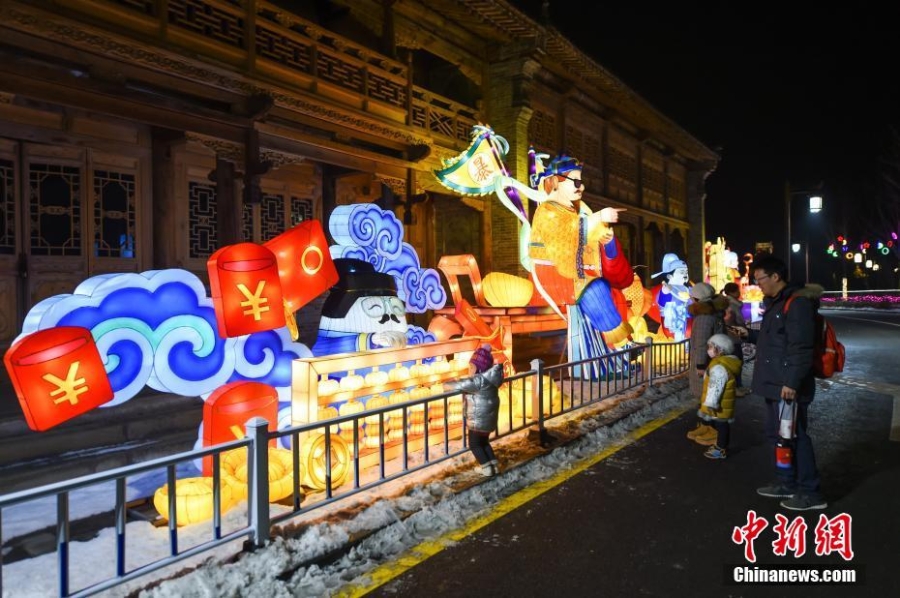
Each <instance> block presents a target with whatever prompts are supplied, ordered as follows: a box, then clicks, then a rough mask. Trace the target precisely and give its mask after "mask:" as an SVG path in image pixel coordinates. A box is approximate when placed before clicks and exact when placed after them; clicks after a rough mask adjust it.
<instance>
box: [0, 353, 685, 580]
mask: <svg viewBox="0 0 900 598" xmlns="http://www.w3.org/2000/svg"><path fill="white" fill-rule="evenodd" d="M688 350H689V340H685V341H682V342H679V343H652V342H648V343H647V344H638V345H635V346H632V347H629V348H628V349H624V350H622V351H617V352H613V353H610V354H607V355H603V356H600V357H597V358H594V359H590V360H582V361H577V362H571V363H564V364H560V365H554V366H545V365H544V363H543V362H542V361H540V360H534V361H533V362H532V369H531V370H530V371H528V372H523V373H520V374H516V375H514V376H511V377H509V378H507V379H506V380H505V384H504V386H503V387H502V388H501V393H500V395H501V396H500V399H501V407H500V413H501V416H500V421H499V422H498V429H497V431H496V437H502V436H507V435H510V434H515V433H519V432H521V431H523V430H527V429H536V430H537V431H538V432H539V437H540V439H541V440H543V439H545V438H546V427H545V426H546V422H547V421H548V420H550V419H553V418H555V417H559V416H561V415H564V414H566V413H570V412H572V411H575V410H577V409H581V408H583V407H586V406H589V405H593V404H596V403H598V402H600V401H602V400H604V399H606V398H609V397H611V396H614V395H616V394H620V393H622V392H625V391H627V390H630V389H633V388H636V387H639V386H642V385H645V384H648V385H652V384H653V382H654V380H657V379H663V378H667V377H671V376H674V375H678V374H681V373H683V372H685V371H687V369H688ZM587 372H602V375H599V376H598V375H593V376H585V374H586V373H587ZM453 400H455V401H456V402H457V404H458V401H459V393H456V392H452V391H451V392H444V393H442V394H439V395H435V396H430V397H428V398H424V399H417V400H410V401H408V402H405V403H401V404H391V405H386V406H384V407H378V408H375V409H370V410H366V411H364V412H360V413H355V414H352V415H345V416H341V417H337V418H333V419H329V420H327V421H321V422H315V423H311V424H304V425H301V426H294V427H290V428H286V429H283V430H279V431H276V432H269V431H268V429H267V428H268V422H266V421H265V420H263V419H261V418H254V419H251V420H250V421H248V422H247V424H246V428H245V430H246V437H245V438H244V439H242V440H236V441H233V442H228V443H225V444H220V445H216V446H212V447H208V448H204V449H202V450H194V451H189V452H184V453H180V454H177V455H173V456H171V457H166V458H162V459H156V460H153V461H149V462H146V463H142V464H139V465H131V466H127V467H122V468H118V469H114V470H111V471H107V472H104V473H100V474H94V475H89V476H84V477H80V478H76V479H73V480H69V481H65V482H60V483H55V484H49V485H46V486H42V487H40V488H35V489H31V490H25V491H22V492H16V493H13V494H7V495H4V496H0V532H2V515H3V510H4V509H6V508H9V507H12V506H14V505H19V504H23V503H27V502H31V501H35V500H39V499H41V498H46V497H54V496H55V497H56V500H57V524H56V547H57V549H56V553H57V571H58V578H59V584H58V589H59V592H58V593H59V596H89V595H92V594H96V593H97V592H100V591H103V590H106V589H109V588H112V587H114V586H116V585H119V584H122V583H125V582H127V581H131V580H134V579H137V578H139V577H141V576H144V575H146V574H148V573H150V572H152V571H156V570H158V569H161V568H163V567H166V566H168V565H171V564H173V563H176V562H179V561H182V560H184V559H186V558H188V557H191V556H193V555H196V554H200V553H203V552H206V551H209V550H212V549H214V548H216V547H218V546H221V545H223V544H225V543H228V542H232V541H234V540H240V539H244V540H245V545H246V546H247V547H262V546H264V545H265V544H266V542H268V541H269V539H270V537H271V536H270V530H271V526H272V525H275V524H279V523H283V522H285V521H288V520H290V519H292V518H295V517H297V516H299V515H301V514H306V513H308V512H310V511H312V510H314V509H318V508H321V507H323V506H325V505H328V504H331V503H333V502H335V501H337V500H342V499H345V498H347V497H349V496H352V495H354V494H357V493H359V492H362V491H365V490H370V489H372V488H375V487H377V486H379V485H381V484H384V483H386V482H389V481H391V480H395V479H398V478H401V477H403V476H405V475H407V474H409V473H412V472H415V471H419V470H421V469H424V468H426V467H430V466H432V465H434V464H436V463H440V462H442V461H445V460H447V459H451V458H453V457H456V456H457V455H460V454H463V453H465V452H466V451H467V450H468V447H467V442H466V435H465V434H464V433H462V429H463V428H464V426H465V423H464V422H457V423H451V421H450V419H451V417H450V406H451V401H453ZM433 410H434V412H436V413H443V414H444V416H443V417H442V418H437V417H435V418H428V417H424V416H423V413H424V414H429V413H432V412H433ZM413 413H418V414H419V418H418V421H420V422H421V421H423V420H424V424H423V426H424V427H423V428H422V433H421V434H411V433H410V431H409V430H410V427H409V422H410V421H411V420H412V419H413V418H412V417H411V415H412V414H413ZM396 417H399V418H400V427H399V429H400V430H402V438H396V439H394V440H392V441H390V442H389V441H388V439H387V423H386V422H387V420H389V419H390V420H393V418H396ZM429 419H433V421H434V422H439V423H438V424H436V425H435V426H432V425H431V424H430V422H429V421H428V420H429ZM364 423H365V425H366V426H367V427H368V426H370V425H374V426H375V431H376V434H377V436H376V434H372V433H371V430H370V429H367V430H366V436H367V437H372V438H377V441H375V440H373V441H371V442H366V443H364V442H363V438H362V437H361V435H360V431H361V430H362V428H363V424H364ZM348 426H349V427H350V428H351V430H352V435H351V439H350V441H349V443H347V442H346V441H344V440H343V439H342V438H341V436H340V435H339V433H338V432H337V431H336V430H337V429H338V428H344V429H346V428H347V427H348ZM281 439H288V440H289V446H290V447H291V453H292V463H291V466H292V474H293V477H292V479H293V496H292V497H291V500H290V507H289V509H288V510H287V511H285V512H281V513H277V514H275V515H272V513H271V510H270V509H271V507H270V504H269V453H268V450H269V448H268V447H269V444H270V441H272V440H279V441H281ZM310 439H311V440H312V443H311V445H312V446H313V448H311V449H309V450H311V451H313V453H312V457H313V458H314V459H318V462H320V463H321V464H322V468H323V470H324V474H323V480H324V484H322V486H324V487H323V488H322V490H321V492H319V493H316V494H314V495H310V496H305V495H304V494H303V489H302V487H301V479H302V478H301V473H302V469H301V447H303V446H304V440H310ZM364 444H366V445H369V444H375V447H368V448H366V447H364V446H363V445H364ZM413 445H415V446H413ZM341 447H346V449H345V450H348V451H349V454H348V455H343V457H342V456H341V455H340V454H339V453H340V451H339V450H338V448H341ZM234 450H247V451H248V455H247V464H248V472H247V496H248V502H247V505H248V521H247V523H246V525H245V526H242V527H240V528H239V529H237V530H234V531H231V532H230V533H227V534H224V535H223V533H222V484H223V481H222V480H221V471H220V469H221V468H220V460H221V458H222V456H223V455H224V454H225V453H227V452H229V451H234ZM315 451H318V453H315ZM398 451H399V454H398ZM411 452H414V453H415V454H416V455H419V456H420V459H416V461H417V462H413V461H411V459H410V457H411ZM204 457H210V458H211V459H212V489H213V523H212V537H211V538H210V539H209V540H208V541H205V542H201V543H200V544H197V545H195V546H192V547H190V548H188V549H185V550H180V549H179V545H178V521H177V504H176V500H177V493H176V483H177V480H176V467H177V466H178V465H179V464H182V463H186V462H191V461H195V460H197V459H202V458H204ZM160 468H165V470H166V489H167V493H168V512H169V518H168V532H169V556H167V557H165V558H162V559H158V560H155V561H153V562H150V563H147V564H145V565H142V566H140V567H137V568H134V569H130V570H129V569H128V568H127V567H126V560H125V546H126V543H125V538H126V536H125V521H126V496H125V486H126V482H127V480H128V478H129V477H133V476H136V475H140V474H143V473H147V472H150V471H152V470H157V469H160ZM335 468H352V474H351V479H350V480H349V481H347V482H345V483H342V484H340V485H339V484H336V483H335V477H336V476H335ZM111 481H112V482H115V509H114V516H115V529H116V534H115V537H116V574H115V576H112V577H109V578H107V579H104V580H102V581H99V582H97V583H94V584H93V585H89V586H86V587H83V588H78V589H76V590H72V588H70V562H69V542H70V534H69V524H70V517H69V495H70V493H72V492H73V491H75V490H78V489H82V488H87V487H90V486H96V485H98V484H103V483H107V482H111ZM338 481H340V478H339V479H338ZM0 544H2V536H0ZM2 590H3V561H2V555H0V592H2Z"/></svg>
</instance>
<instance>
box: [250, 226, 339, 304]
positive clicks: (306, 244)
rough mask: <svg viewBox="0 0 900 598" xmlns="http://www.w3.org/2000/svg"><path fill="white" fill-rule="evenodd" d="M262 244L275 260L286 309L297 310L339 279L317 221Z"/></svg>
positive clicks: (296, 227)
mask: <svg viewBox="0 0 900 598" xmlns="http://www.w3.org/2000/svg"><path fill="white" fill-rule="evenodd" d="M265 247H266V248H267V249H269V250H270V251H271V252H272V253H274V254H275V259H276V260H278V276H279V278H280V280H281V289H282V293H283V294H284V301H285V304H286V305H287V307H288V309H289V310H290V311H292V312H294V311H297V310H298V309H300V308H301V307H303V306H304V305H306V304H307V303H309V302H310V301H312V300H313V299H315V298H316V297H318V296H319V295H321V294H322V293H324V292H325V291H327V290H328V289H330V288H331V287H333V286H334V285H336V284H337V282H338V273H337V268H335V266H334V262H333V261H332V259H331V254H330V253H329V251H328V240H327V239H326V238H325V231H323V230H322V224H321V223H320V222H319V221H318V220H307V221H305V222H301V223H300V224H298V225H297V226H295V227H294V228H292V229H291V230H289V231H287V232H284V233H282V234H280V235H278V236H277V237H275V238H274V239H272V240H271V241H269V242H268V243H266V244H265Z"/></svg>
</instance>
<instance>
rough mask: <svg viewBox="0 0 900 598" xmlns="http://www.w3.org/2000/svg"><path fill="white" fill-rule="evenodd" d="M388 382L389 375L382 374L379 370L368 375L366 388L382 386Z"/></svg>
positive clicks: (376, 369)
mask: <svg viewBox="0 0 900 598" xmlns="http://www.w3.org/2000/svg"><path fill="white" fill-rule="evenodd" d="M388 380H389V377H388V373H387V372H382V371H381V370H379V369H378V368H375V369H374V370H372V371H371V372H369V373H368V374H366V386H381V385H382V384H387V383H388Z"/></svg>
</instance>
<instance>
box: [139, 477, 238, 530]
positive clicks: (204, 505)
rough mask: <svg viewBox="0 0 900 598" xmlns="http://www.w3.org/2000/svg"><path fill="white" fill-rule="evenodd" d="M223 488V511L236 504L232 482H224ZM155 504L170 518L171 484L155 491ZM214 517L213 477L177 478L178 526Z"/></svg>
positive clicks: (176, 509) (165, 516) (176, 511)
mask: <svg viewBox="0 0 900 598" xmlns="http://www.w3.org/2000/svg"><path fill="white" fill-rule="evenodd" d="M220 488H221V494H220V496H221V504H222V512H223V513H224V512H225V511H227V510H228V509H230V508H231V507H233V506H234V504H235V502H237V501H236V500H235V496H234V490H233V489H232V487H231V484H228V483H227V482H224V481H223V483H222V484H221V486H220ZM153 506H154V507H156V510H157V511H158V512H159V514H160V515H162V516H163V517H164V518H166V519H168V518H169V485H168V484H166V485H164V486H161V487H160V488H158V489H157V490H156V492H154V493H153ZM212 518H213V481H212V478H185V479H182V480H175V519H176V521H175V523H176V525H177V526H178V527H182V526H184V525H190V524H192V523H199V522H200V521H209V520H210V519H212Z"/></svg>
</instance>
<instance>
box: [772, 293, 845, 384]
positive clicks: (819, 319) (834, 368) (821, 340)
mask: <svg viewBox="0 0 900 598" xmlns="http://www.w3.org/2000/svg"><path fill="white" fill-rule="evenodd" d="M793 300H794V297H793V296H791V297H788V299H787V301H785V302H784V309H783V310H782V313H785V314H787V311H788V308H789V307H790V306H791V301H793ZM815 317H816V322H815V326H816V340H815V343H813V375H814V376H815V377H816V378H831V377H832V376H833V375H834V374H835V372H843V371H844V345H842V344H841V342H840V341H839V340H838V339H837V334H836V333H835V332H834V328H833V327H832V326H831V323H829V322H828V320H826V319H825V316H823V315H822V314H820V313H819V310H818V308H816V316H815Z"/></svg>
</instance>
